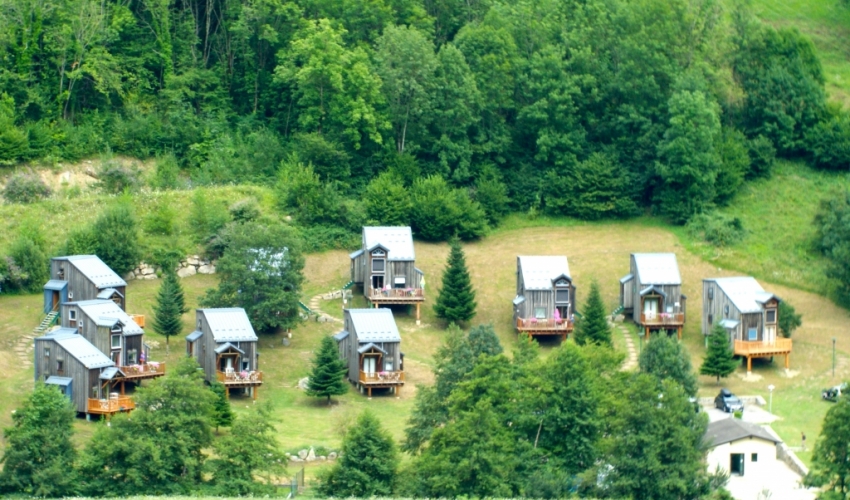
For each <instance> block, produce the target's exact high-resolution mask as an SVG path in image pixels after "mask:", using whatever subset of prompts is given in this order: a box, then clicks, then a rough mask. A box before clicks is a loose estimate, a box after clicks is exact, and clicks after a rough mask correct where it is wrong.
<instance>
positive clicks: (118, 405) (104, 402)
mask: <svg viewBox="0 0 850 500" xmlns="http://www.w3.org/2000/svg"><path fill="white" fill-rule="evenodd" d="M87 409H88V413H90V414H92V415H107V416H112V415H115V414H116V413H121V412H129V411H133V410H135V409H136V403H134V402H133V399H132V398H131V397H130V396H117V395H114V394H113V395H112V396H110V398H109V399H96V398H89V401H88V408H87Z"/></svg>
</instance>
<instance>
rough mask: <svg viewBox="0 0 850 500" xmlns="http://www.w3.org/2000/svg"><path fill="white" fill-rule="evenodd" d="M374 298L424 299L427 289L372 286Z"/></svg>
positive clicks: (372, 296)
mask: <svg viewBox="0 0 850 500" xmlns="http://www.w3.org/2000/svg"><path fill="white" fill-rule="evenodd" d="M370 298H371V299H372V300H410V301H415V300H424V299H425V291H424V290H423V289H421V288H390V289H384V288H372V292H371V296H370Z"/></svg>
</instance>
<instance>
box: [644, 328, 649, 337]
mask: <svg viewBox="0 0 850 500" xmlns="http://www.w3.org/2000/svg"><path fill="white" fill-rule="evenodd" d="M643 328H644V330H645V332H644V334H643V338H644V339H645V340H649V327H648V326H644V327H643Z"/></svg>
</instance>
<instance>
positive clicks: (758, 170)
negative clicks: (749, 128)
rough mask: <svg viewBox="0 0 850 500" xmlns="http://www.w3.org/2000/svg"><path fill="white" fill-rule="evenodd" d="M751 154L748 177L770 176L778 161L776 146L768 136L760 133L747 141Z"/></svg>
mask: <svg viewBox="0 0 850 500" xmlns="http://www.w3.org/2000/svg"><path fill="white" fill-rule="evenodd" d="M747 148H748V150H749V154H750V170H749V171H748V172H747V175H746V177H747V179H757V178H766V179H767V178H770V175H771V173H772V172H773V164H774V163H776V148H775V147H773V143H772V142H771V141H770V139H768V138H767V137H765V136H763V135H758V136H756V137H754V138H752V139H750V140H748V141H747Z"/></svg>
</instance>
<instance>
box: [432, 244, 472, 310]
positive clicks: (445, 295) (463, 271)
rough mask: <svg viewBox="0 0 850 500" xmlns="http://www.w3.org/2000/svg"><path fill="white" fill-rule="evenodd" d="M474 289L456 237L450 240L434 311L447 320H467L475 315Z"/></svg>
mask: <svg viewBox="0 0 850 500" xmlns="http://www.w3.org/2000/svg"><path fill="white" fill-rule="evenodd" d="M475 306H476V303H475V290H474V289H473V288H472V281H471V279H470V277H469V270H468V269H467V268H466V257H465V256H464V254H463V249H462V248H461V246H460V241H459V240H458V239H457V238H454V239H452V241H451V251H450V252H449V259H448V262H447V263H446V269H445V270H444V271H443V282H442V287H441V288H440V292H439V295H437V301H436V303H435V304H434V313H435V314H436V315H437V317H438V318H442V319H444V320H446V321H448V322H458V323H459V322H463V321H469V320H470V319H472V317H473V316H475Z"/></svg>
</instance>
